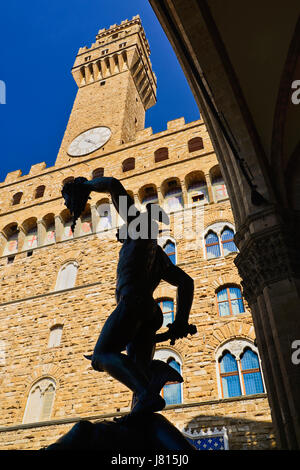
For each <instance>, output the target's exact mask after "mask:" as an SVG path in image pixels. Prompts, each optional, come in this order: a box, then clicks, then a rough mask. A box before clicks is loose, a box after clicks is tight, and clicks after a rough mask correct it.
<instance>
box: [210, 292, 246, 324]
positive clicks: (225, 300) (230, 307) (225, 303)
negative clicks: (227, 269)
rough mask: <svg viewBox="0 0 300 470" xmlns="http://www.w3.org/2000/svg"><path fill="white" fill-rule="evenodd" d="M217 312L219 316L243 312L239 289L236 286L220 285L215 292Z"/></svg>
mask: <svg viewBox="0 0 300 470" xmlns="http://www.w3.org/2000/svg"><path fill="white" fill-rule="evenodd" d="M216 296H217V304H218V312H219V315H220V316H221V317H224V316H226V315H238V314H239V313H244V312H245V307H244V302H243V298H242V293H241V289H240V288H239V287H238V286H234V285H232V286H226V287H222V288H220V289H219V290H217V292H216Z"/></svg>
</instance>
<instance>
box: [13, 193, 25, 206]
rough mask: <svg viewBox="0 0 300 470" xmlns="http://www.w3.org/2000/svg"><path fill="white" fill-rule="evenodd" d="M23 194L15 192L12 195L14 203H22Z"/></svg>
mask: <svg viewBox="0 0 300 470" xmlns="http://www.w3.org/2000/svg"><path fill="white" fill-rule="evenodd" d="M22 196H23V193H22V192H19V193H16V194H14V195H13V197H12V205H13V206H16V205H17V204H20V202H21V199H22Z"/></svg>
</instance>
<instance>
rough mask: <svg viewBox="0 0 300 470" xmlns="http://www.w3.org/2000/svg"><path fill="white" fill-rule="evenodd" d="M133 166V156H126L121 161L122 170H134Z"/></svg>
mask: <svg viewBox="0 0 300 470" xmlns="http://www.w3.org/2000/svg"><path fill="white" fill-rule="evenodd" d="M134 168H135V159H134V158H127V159H126V160H124V162H123V163H122V170H123V172H125V171H129V170H134Z"/></svg>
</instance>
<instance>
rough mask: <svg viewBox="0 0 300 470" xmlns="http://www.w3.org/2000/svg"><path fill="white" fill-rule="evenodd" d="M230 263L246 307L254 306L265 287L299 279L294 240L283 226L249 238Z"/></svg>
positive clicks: (268, 229)
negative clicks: (235, 267) (236, 269)
mask: <svg viewBox="0 0 300 470" xmlns="http://www.w3.org/2000/svg"><path fill="white" fill-rule="evenodd" d="M295 235H296V234H295ZM234 263H235V265H236V266H237V268H238V271H239V274H240V276H241V278H242V282H241V284H242V286H243V294H244V296H245V298H246V299H247V301H248V302H249V303H252V302H254V301H255V299H256V298H257V297H258V296H259V295H260V294H261V293H262V291H263V289H264V288H265V287H266V286H270V285H271V284H274V283H276V282H278V281H282V280H283V279H292V278H294V277H296V278H299V277H300V255H299V252H298V250H297V249H296V247H295V239H294V237H293V236H291V232H290V231H289V230H288V228H287V227H285V226H283V225H276V226H273V227H268V228H266V229H264V230H262V231H260V232H259V233H253V234H251V235H250V236H249V238H248V240H246V242H245V243H244V244H243V245H242V246H241V251H240V253H239V254H238V255H237V256H236V258H235V260H234Z"/></svg>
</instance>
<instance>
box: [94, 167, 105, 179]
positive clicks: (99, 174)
mask: <svg viewBox="0 0 300 470" xmlns="http://www.w3.org/2000/svg"><path fill="white" fill-rule="evenodd" d="M102 176H104V168H96V169H95V170H94V171H93V173H92V179H94V178H101V177H102Z"/></svg>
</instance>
